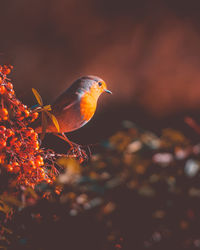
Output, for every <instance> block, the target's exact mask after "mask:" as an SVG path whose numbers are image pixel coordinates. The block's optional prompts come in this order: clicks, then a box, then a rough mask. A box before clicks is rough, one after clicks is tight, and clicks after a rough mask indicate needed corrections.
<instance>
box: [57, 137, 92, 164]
mask: <svg viewBox="0 0 200 250" xmlns="http://www.w3.org/2000/svg"><path fill="white" fill-rule="evenodd" d="M54 135H56V136H57V137H59V138H60V139H62V140H64V141H66V142H67V143H68V144H69V145H70V150H69V152H72V154H75V155H76V157H78V158H79V160H80V162H83V161H84V160H87V159H88V156H87V154H86V152H85V151H84V150H83V149H81V146H80V145H78V144H76V143H74V142H71V141H70V140H69V139H68V138H67V136H66V135H65V134H64V133H61V134H58V133H54Z"/></svg>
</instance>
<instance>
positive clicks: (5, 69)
mask: <svg viewBox="0 0 200 250" xmlns="http://www.w3.org/2000/svg"><path fill="white" fill-rule="evenodd" d="M10 72H11V69H10V68H8V66H7V65H4V66H3V69H2V73H3V74H4V75H8V74H10Z"/></svg>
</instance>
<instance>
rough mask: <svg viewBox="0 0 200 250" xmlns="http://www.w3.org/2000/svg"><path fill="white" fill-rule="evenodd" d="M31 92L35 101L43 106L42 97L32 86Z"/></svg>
mask: <svg viewBox="0 0 200 250" xmlns="http://www.w3.org/2000/svg"><path fill="white" fill-rule="evenodd" d="M32 92H33V94H34V96H35V98H36V100H37V102H38V103H39V104H40V106H43V101H42V97H41V96H40V94H39V93H38V91H37V90H36V89H34V88H32Z"/></svg>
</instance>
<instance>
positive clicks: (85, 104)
mask: <svg viewBox="0 0 200 250" xmlns="http://www.w3.org/2000/svg"><path fill="white" fill-rule="evenodd" d="M102 93H109V94H112V92H111V91H110V90H108V89H107V84H106V83H105V81H104V80H103V79H101V78H100V77H97V76H93V75H87V76H82V77H80V78H79V79H77V80H76V81H74V82H73V83H72V85H71V86H70V87H69V88H67V89H66V90H65V91H64V92H63V93H62V94H61V95H59V96H58V97H57V98H56V100H55V101H54V102H53V103H52V104H51V113H52V114H53V115H54V116H55V117H56V119H57V121H58V124H59V132H58V130H57V128H56V126H55V124H54V123H53V122H52V120H51V119H48V120H47V124H46V129H45V132H46V133H53V134H55V135H57V136H58V137H60V138H62V139H65V140H66V141H67V142H68V143H69V144H70V141H69V139H68V138H67V137H66V135H65V133H68V132H72V131H75V130H77V129H79V128H81V127H83V126H84V125H85V124H87V123H88V122H89V121H90V120H91V118H92V117H93V115H94V114H95V111H96V107H97V101H98V99H99V97H100V95H101V94H102ZM35 131H36V132H37V133H42V126H41V125H40V126H38V127H37V128H36V129H35ZM70 145H71V146H72V144H70Z"/></svg>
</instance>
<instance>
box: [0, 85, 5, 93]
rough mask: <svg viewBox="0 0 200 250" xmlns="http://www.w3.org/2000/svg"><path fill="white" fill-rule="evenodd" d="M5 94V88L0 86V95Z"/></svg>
mask: <svg viewBox="0 0 200 250" xmlns="http://www.w3.org/2000/svg"><path fill="white" fill-rule="evenodd" d="M5 92H6V88H5V86H3V85H1V86H0V94H1V95H3V94H4V93H5Z"/></svg>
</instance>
